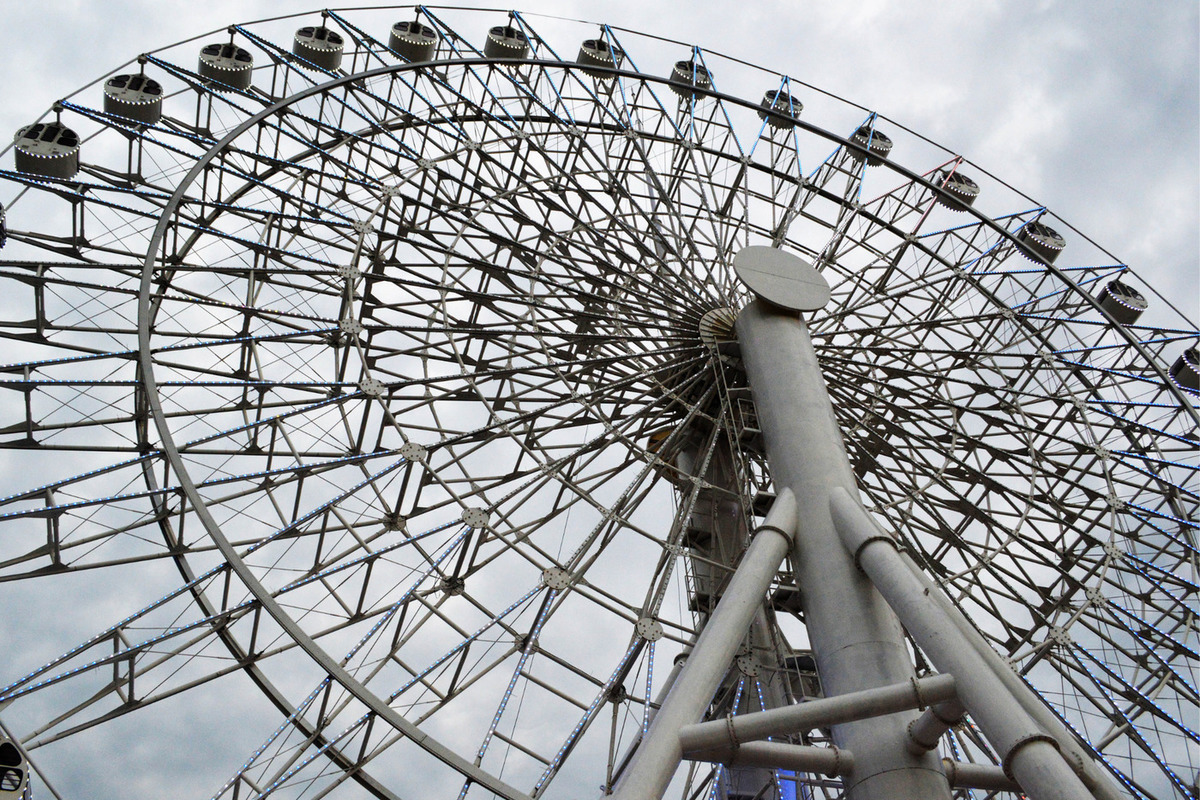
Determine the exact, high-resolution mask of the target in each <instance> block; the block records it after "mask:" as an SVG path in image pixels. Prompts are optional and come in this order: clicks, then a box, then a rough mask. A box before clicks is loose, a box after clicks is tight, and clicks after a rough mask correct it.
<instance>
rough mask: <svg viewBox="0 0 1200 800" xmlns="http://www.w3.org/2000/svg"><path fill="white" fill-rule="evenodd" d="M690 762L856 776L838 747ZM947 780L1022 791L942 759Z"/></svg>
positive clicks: (985, 771) (770, 750)
mask: <svg viewBox="0 0 1200 800" xmlns="http://www.w3.org/2000/svg"><path fill="white" fill-rule="evenodd" d="M684 758H686V759H687V760H688V761H707V762H712V763H719V764H724V765H726V766H730V767H737V766H753V767H767V768H770V769H790V770H795V771H796V772H809V773H814V774H816V773H820V774H823V775H827V776H829V777H831V778H836V777H839V776H840V777H845V776H847V775H850V774H852V773H853V772H854V754H853V753H851V752H850V751H849V750H842V749H840V748H838V747H806V746H803V745H795V744H786V743H784V742H747V743H746V744H743V745H741V746H739V747H724V748H717V749H715V750H705V751H703V752H698V753H689V754H687V755H685V756H684ZM942 766H943V768H944V769H945V770H946V778H947V779H948V780H949V782H950V786H952V787H953V788H955V789H984V790H988V791H1006V792H1019V791H1021V787H1020V786H1019V785H1018V784H1017V782H1016V781H1014V780H1013V779H1012V778H1010V777H1008V776H1007V775H1005V774H1004V770H1003V769H1002V768H1000V767H997V766H994V765H992V764H971V763H969V762H964V761H951V760H950V759H948V758H943V759H942Z"/></svg>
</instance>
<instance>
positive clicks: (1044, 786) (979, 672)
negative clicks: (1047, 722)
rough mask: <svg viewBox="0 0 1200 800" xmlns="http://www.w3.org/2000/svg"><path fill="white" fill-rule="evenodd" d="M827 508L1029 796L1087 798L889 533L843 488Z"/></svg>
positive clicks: (1052, 744) (851, 550)
mask: <svg viewBox="0 0 1200 800" xmlns="http://www.w3.org/2000/svg"><path fill="white" fill-rule="evenodd" d="M830 510H831V514H832V516H833V520H834V524H835V526H836V527H837V532H838V533H839V534H840V535H841V536H842V540H843V541H844V543H845V548H846V551H847V553H848V554H851V555H852V556H853V559H854V561H855V563H857V564H858V565H859V566H860V567H861V568H862V570H863V572H864V573H866V574H867V575H868V576H869V577H870V579H871V581H872V582H873V583H874V584H875V586H876V587H877V588H878V589H879V591H880V593H882V594H883V596H884V597H885V598H886V599H887V602H888V603H889V604H890V605H891V607H892V609H893V610H894V611H895V612H896V615H897V616H899V617H900V619H901V620H902V621H903V622H904V626H905V628H906V629H907V630H908V633H909V635H910V636H912V638H913V640H914V641H915V642H916V643H917V644H918V645H919V646H920V648H921V649H922V650H923V651H924V653H925V655H926V656H928V657H929V660H930V661H932V662H933V664H934V665H935V666H936V667H937V668H938V669H939V670H940V671H942V672H945V673H950V674H951V675H953V676H954V678H955V683H956V686H957V688H958V697H959V699H960V700H961V701H962V703H963V705H964V706H966V708H967V710H968V711H969V712H970V714H971V718H972V719H973V720H974V721H975V723H976V724H977V725H978V726H979V728H980V730H982V731H983V733H984V735H985V736H987V738H988V742H989V743H990V744H991V745H992V747H994V748H995V749H996V751H997V752H998V753H1000V755H1001V757H1002V759H1003V765H1004V772H1005V773H1006V774H1007V775H1009V776H1011V777H1012V778H1014V779H1015V780H1016V782H1017V783H1018V784H1019V785H1020V786H1021V788H1022V789H1023V790H1024V791H1025V793H1026V794H1028V795H1029V796H1030V797H1031V798H1033V800H1093V797H1094V796H1093V795H1092V793H1091V792H1090V791H1088V789H1087V788H1086V787H1085V786H1084V785H1083V782H1082V781H1081V780H1080V779H1079V777H1078V776H1077V775H1076V774H1075V771H1074V770H1073V769H1072V768H1071V766H1070V765H1069V764H1068V763H1067V761H1066V760H1065V759H1064V758H1063V756H1062V753H1061V752H1060V749H1059V745H1058V743H1057V741H1056V740H1055V739H1054V737H1052V736H1051V735H1050V734H1049V733H1048V732H1047V731H1045V730H1044V729H1043V728H1041V727H1040V726H1038V725H1037V724H1036V723H1035V722H1034V720H1033V719H1032V718H1031V717H1030V715H1029V714H1028V713H1026V712H1025V709H1024V708H1022V707H1021V704H1020V703H1019V702H1018V701H1017V700H1016V698H1015V697H1013V695H1012V694H1011V693H1010V692H1009V691H1008V689H1007V687H1005V685H1004V683H1002V682H1001V680H1000V678H999V676H997V675H996V673H995V672H994V671H993V670H992V669H991V668H990V667H989V665H988V664H987V662H986V661H984V659H983V658H982V657H981V656H980V655H979V653H978V652H977V651H976V650H975V648H974V647H972V646H971V644H970V642H968V641H967V640H966V639H965V638H964V637H963V635H962V633H961V632H960V630H959V628H958V626H957V625H955V624H954V623H953V622H952V621H951V620H950V619H949V618H948V616H947V614H946V613H945V612H944V611H943V609H942V608H941V607H940V606H939V605H938V603H937V601H935V600H934V599H933V598H931V597H930V596H929V593H927V592H926V591H925V587H924V586H923V585H922V584H921V582H920V581H919V580H917V578H916V576H915V575H914V574H913V572H912V570H910V569H909V567H908V565H907V564H905V563H904V562H903V561H902V560H901V558H900V554H899V551H898V549H897V547H896V541H895V539H894V538H892V537H891V536H889V535H887V534H886V533H884V532H883V531H882V530H881V529H880V528H879V527H878V526H877V525H876V524H875V522H874V520H872V519H871V516H870V515H869V514H868V513H867V511H866V509H864V508H863V507H862V505H861V504H860V503H859V502H858V501H857V500H856V499H854V498H853V497H851V495H850V494H849V493H848V492H846V491H844V490H836V491H834V492H833V493H832V496H831V498H830Z"/></svg>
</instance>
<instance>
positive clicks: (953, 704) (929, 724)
mask: <svg viewBox="0 0 1200 800" xmlns="http://www.w3.org/2000/svg"><path fill="white" fill-rule="evenodd" d="M965 713H967V710H966V708H964V707H963V704H962V702H961V701H960V700H959V699H958V698H957V697H955V698H954V699H953V700H947V701H946V702H944V703H938V704H937V705H935V706H932V707H930V708H927V709H925V713H924V714H922V715H921V716H920V717H918V718H917V719H916V720H915V721H914V722H913V723H912V724H911V725H909V726H908V751H909V752H910V753H924V752H926V751H929V750H935V749H937V746H938V742H939V741H940V740H941V738H942V735H943V734H944V733H945V732H946V731H948V730H950V729H951V728H953V727H954V726H955V725H957V724H958V722H959V720H961V719H962V716H963V714H965ZM947 777H949V776H948V775H947ZM950 785H951V786H953V785H954V780H953V779H951V780H950Z"/></svg>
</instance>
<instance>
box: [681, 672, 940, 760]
mask: <svg viewBox="0 0 1200 800" xmlns="http://www.w3.org/2000/svg"><path fill="white" fill-rule="evenodd" d="M954 696H955V695H954V678H953V677H951V676H950V675H934V676H932V677H929V678H920V679H914V680H912V681H909V682H906V683H900V684H896V685H894V686H882V687H880V688H878V689H866V690H864V691H861V692H851V693H850V694H843V695H838V696H837V697H827V698H824V699H821V700H811V701H809V702H806V703H798V704H796V705H792V706H786V707H784V708H773V709H770V710H768V711H758V712H755V713H753V714H741V715H739V716H736V717H733V718H732V719H730V720H714V721H712V722H701V723H699V724H697V725H688V726H687V727H685V728H683V729H681V730H680V731H679V743H680V745H682V747H683V752H685V753H692V752H696V751H705V750H713V749H719V748H727V747H736V746H738V745H739V744H745V743H747V742H752V741H755V740H758V739H766V738H767V737H769V736H789V735H791V734H795V733H802V732H804V731H807V730H810V729H812V728H824V727H829V726H831V725H841V724H844V723H846V722H854V721H856V720H861V719H870V718H872V717H879V716H883V715H885V714H894V713H896V712H897V711H908V710H909V709H913V708H921V707H922V706H925V705H930V704H933V703H942V702H944V701H946V700H948V699H950V698H953V697H954ZM921 752H922V753H923V752H924V751H921Z"/></svg>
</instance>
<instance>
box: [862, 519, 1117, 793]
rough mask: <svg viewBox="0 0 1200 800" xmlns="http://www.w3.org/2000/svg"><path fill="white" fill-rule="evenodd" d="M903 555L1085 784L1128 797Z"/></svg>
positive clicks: (918, 578)
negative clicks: (1052, 739)
mask: <svg viewBox="0 0 1200 800" xmlns="http://www.w3.org/2000/svg"><path fill="white" fill-rule="evenodd" d="M872 521H873V520H872ZM899 555H900V560H901V561H903V562H904V564H905V565H906V566H907V567H908V569H909V571H911V572H912V574H913V575H914V576H915V577H916V578H917V580H918V581H920V582H921V585H922V586H923V587H924V590H925V591H927V592H929V596H930V597H931V598H933V599H934V600H935V601H936V602H937V603H938V605H939V606H940V607H941V609H942V611H943V613H945V614H946V616H947V618H949V619H950V620H951V621H952V622H953V623H954V624H955V625H956V626H957V627H958V629H959V631H960V632H961V634H962V636H963V638H964V639H965V640H966V641H967V642H969V643H970V644H971V645H972V646H973V647H974V648H975V651H976V652H977V653H979V655H980V657H981V658H983V660H984V661H985V662H986V663H987V664H988V666H989V667H991V669H992V672H993V673H995V674H996V675H997V676H998V677H999V678H1000V681H1001V683H1003V684H1004V686H1005V688H1007V689H1008V691H1009V693H1010V694H1011V695H1012V696H1013V697H1015V698H1016V700H1017V702H1018V703H1020V704H1021V707H1022V708H1023V709H1025V712H1026V713H1027V714H1029V716H1030V717H1032V718H1033V720H1034V722H1036V723H1037V724H1038V725H1040V726H1042V728H1043V729H1045V730H1046V731H1047V732H1048V733H1049V734H1050V735H1051V736H1053V737H1054V739H1055V741H1056V742H1058V746H1059V748H1060V749H1061V750H1062V752H1063V753H1064V754H1065V755H1066V756H1067V757H1068V759H1069V762H1068V763H1070V764H1072V765H1073V768H1075V769H1076V774H1078V775H1079V779H1080V780H1081V781H1083V785H1084V786H1086V787H1087V788H1088V790H1089V791H1091V792H1092V793H1093V794H1094V795H1095V796H1096V798H1097V800H1128V798H1127V797H1126V795H1124V794H1122V793H1121V791H1120V790H1119V789H1117V787H1116V784H1115V783H1114V782H1113V780H1112V778H1111V777H1110V776H1109V775H1108V773H1106V772H1104V771H1103V769H1101V768H1100V766H1099V765H1097V764H1096V762H1095V761H1093V760H1092V756H1091V754H1090V753H1087V752H1086V751H1085V750H1084V749H1083V748H1081V747H1080V746H1079V743H1078V741H1077V740H1076V738H1075V736H1074V735H1073V734H1072V733H1071V732H1070V731H1068V730H1067V727H1066V726H1065V725H1063V723H1062V720H1060V719H1059V718H1058V717H1056V716H1055V715H1054V712H1053V711H1051V710H1050V709H1049V708H1048V707H1047V706H1046V704H1045V703H1044V702H1043V701H1042V699H1041V698H1040V697H1038V696H1037V695H1036V694H1035V693H1034V692H1033V690H1032V689H1030V688H1029V685H1028V684H1026V683H1025V681H1024V680H1022V679H1021V677H1020V676H1019V675H1017V673H1016V672H1014V671H1013V669H1012V668H1011V667H1010V666H1009V665H1008V664H1007V663H1006V662H1005V661H1004V660H1003V659H1002V658H1000V655H999V654H998V653H997V652H996V651H995V650H993V649H992V647H991V646H990V645H989V644H988V643H987V642H986V641H985V640H984V638H983V637H982V636H981V635H980V634H979V631H977V630H975V626H974V625H972V624H971V623H970V622H969V621H968V620H967V619H966V618H965V617H964V616H963V615H962V613H961V612H960V611H959V610H958V609H957V608H956V607H955V606H954V604H953V603H951V602H950V599H949V598H948V597H946V596H945V595H944V594H943V593H942V592H941V590H939V589H938V588H937V587H936V586H935V585H934V584H933V582H932V581H930V580H929V579H928V578H927V577H925V575H924V574H923V573H922V572H921V570H920V569H919V568H918V567H917V565H916V564H914V563H913V562H912V560H911V559H910V558H909V557H908V556H907V555H905V554H904V553H900V554H899ZM979 788H983V787H979Z"/></svg>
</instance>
